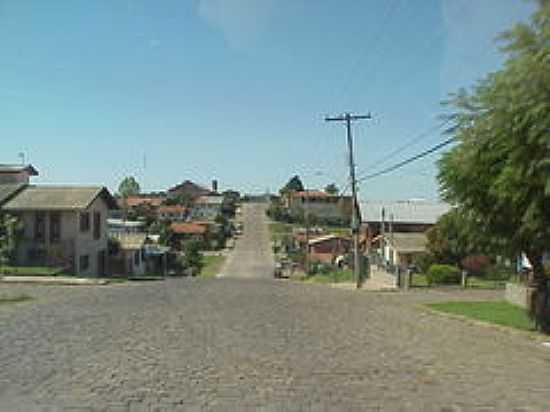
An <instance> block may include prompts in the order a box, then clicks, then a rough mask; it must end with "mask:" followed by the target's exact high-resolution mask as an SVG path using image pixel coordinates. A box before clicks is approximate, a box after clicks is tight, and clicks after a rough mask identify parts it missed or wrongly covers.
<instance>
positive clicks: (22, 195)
mask: <svg viewBox="0 0 550 412" xmlns="http://www.w3.org/2000/svg"><path fill="white" fill-rule="evenodd" d="M98 196H101V197H102V198H103V200H104V201H105V202H106V203H107V206H108V207H109V209H116V208H117V207H118V206H117V204H116V201H115V199H114V198H113V196H111V194H110V193H109V191H108V190H107V188H105V187H103V186H90V187H85V186H45V185H40V186H37V185H29V186H25V188H24V189H23V190H22V191H20V192H19V193H18V194H17V196H15V197H13V198H12V199H11V200H9V201H8V202H6V204H5V205H4V207H3V208H4V210H8V211H9V210H14V211H18V210H80V209H86V208H87V207H88V206H89V205H90V204H91V203H92V202H93V201H94V200H95V199H96V198H97V197H98Z"/></svg>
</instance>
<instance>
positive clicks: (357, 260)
mask: <svg viewBox="0 0 550 412" xmlns="http://www.w3.org/2000/svg"><path fill="white" fill-rule="evenodd" d="M370 118H371V115H370V113H369V114H366V115H356V114H351V113H345V114H343V115H341V116H335V117H325V121H327V122H346V137H347V143H348V154H349V159H348V163H349V177H350V180H351V196H352V202H353V206H352V212H351V233H352V236H353V274H354V276H355V282H356V285H357V288H358V289H359V288H360V287H361V267H360V266H361V256H360V252H359V225H360V224H361V222H359V216H360V212H359V204H358V202H357V182H356V179H355V161H354V157H353V137H352V135H351V122H352V121H356V120H365V119H370Z"/></svg>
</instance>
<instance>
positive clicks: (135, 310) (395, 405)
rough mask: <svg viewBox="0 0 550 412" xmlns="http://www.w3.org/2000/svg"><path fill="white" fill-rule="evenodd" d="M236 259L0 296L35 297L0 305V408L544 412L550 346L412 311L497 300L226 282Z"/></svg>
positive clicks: (477, 295) (260, 244) (261, 233)
mask: <svg viewBox="0 0 550 412" xmlns="http://www.w3.org/2000/svg"><path fill="white" fill-rule="evenodd" d="M246 213H252V214H251V215H250V216H252V215H253V216H255V217H254V219H256V220H257V221H256V225H265V221H264V218H263V214H262V213H258V211H257V210H253V211H246V210H245V214H246ZM245 223H246V222H245ZM248 224H251V222H248ZM260 227H261V226H260ZM247 236H256V237H259V239H256V241H252V240H253V239H252V238H247ZM266 237H267V232H266V231H265V230H264V229H259V230H256V231H254V230H253V231H250V230H249V231H248V234H247V226H246V224H245V235H244V239H242V240H241V242H243V243H246V244H247V245H251V246H250V247H253V246H254V245H255V246H254V247H257V248H263V251H261V252H260V251H259V252H258V254H257V256H258V259H271V257H270V256H269V253H268V252H266V250H265V248H266V247H268V246H269V245H268V243H267V241H266ZM238 250H239V249H237V252H235V253H240V252H238ZM242 252H243V253H244V250H243V251H242ZM248 253H249V255H251V256H252V252H251V251H250V250H249V251H248ZM235 256H237V255H235ZM240 260H242V259H238V258H237V259H233V260H231V261H230V262H229V263H228V267H229V269H228V270H226V272H227V273H224V275H225V276H224V277H222V278H220V279H194V278H193V279H191V278H182V279H169V280H166V281H164V282H149V283H135V284H133V283H127V284H121V285H113V286H104V287H87V286H82V287H58V286H15V285H13V286H2V288H3V290H2V293H8V294H18V293H25V294H28V295H30V296H32V297H34V298H35V299H34V300H33V301H30V302H25V303H21V304H14V305H4V306H2V307H0V365H1V366H2V367H1V368H0V400H1V401H0V411H2V412H3V411H6V412H11V411H25V412H27V411H35V410H36V411H52V412H53V411H61V410H67V411H69V410H70V411H82V412H83V411H125V412H127V411H187V410H197V411H198V410H208V411H232V410H236V411H241V410H250V411H253V410H254V411H255V410H265V411H309V410H311V411H335V410H343V411H365V410H367V411H395V410H402V411H422V410H426V411H513V410H517V411H541V412H542V411H546V410H549V409H550V350H549V349H546V348H543V347H542V346H541V345H540V343H539V342H537V341H535V340H532V339H530V338H529V337H527V336H526V335H522V334H519V333H509V332H504V331H502V330H498V329H495V328H489V327H483V326H479V325H476V324H473V323H470V322H464V321H461V320H456V319H451V318H447V317H443V316H439V315H435V314H432V313H429V312H427V311H424V310H422V309H420V308H419V303H422V302H428V301H445V300H450V299H478V300H479V299H497V298H500V297H501V292H483V291H468V292H461V291H432V292H423V291H413V292H410V293H408V294H402V293H389V292H388V293H374V292H356V291H349V290H341V289H336V288H331V287H328V286H324V285H306V284H300V283H292V282H288V281H276V280H273V279H270V278H268V277H267V276H265V273H264V274H262V276H263V278H262V277H261V276H260V278H258V279H254V278H251V276H249V275H250V274H249V273H248V272H247V274H246V276H245V277H247V278H246V279H244V278H233V276H232V275H233V274H236V271H238V266H237V265H238V261H240ZM261 264H262V263H261V262H258V265H261ZM246 265H248V263H246ZM247 267H249V266H247Z"/></svg>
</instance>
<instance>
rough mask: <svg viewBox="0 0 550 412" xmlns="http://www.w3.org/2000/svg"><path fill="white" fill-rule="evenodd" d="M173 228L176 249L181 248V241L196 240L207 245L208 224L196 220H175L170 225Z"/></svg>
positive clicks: (173, 240)
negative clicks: (195, 221)
mask: <svg viewBox="0 0 550 412" xmlns="http://www.w3.org/2000/svg"><path fill="white" fill-rule="evenodd" d="M170 229H171V230H172V242H173V244H174V246H175V248H176V249H179V248H181V242H182V241H186V240H195V241H198V242H202V243H203V244H205V245H206V243H207V241H208V226H207V225H203V224H198V223H194V222H173V223H172V224H171V225H170Z"/></svg>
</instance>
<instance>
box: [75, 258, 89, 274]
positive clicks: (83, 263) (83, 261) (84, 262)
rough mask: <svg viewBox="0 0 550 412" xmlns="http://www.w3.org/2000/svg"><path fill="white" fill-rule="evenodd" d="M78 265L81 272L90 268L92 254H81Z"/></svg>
mask: <svg viewBox="0 0 550 412" xmlns="http://www.w3.org/2000/svg"><path fill="white" fill-rule="evenodd" d="M78 266H79V267H80V271H81V272H83V271H85V270H88V268H89V267H90V256H88V255H82V256H80V258H79V262H78Z"/></svg>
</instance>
